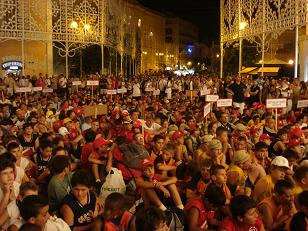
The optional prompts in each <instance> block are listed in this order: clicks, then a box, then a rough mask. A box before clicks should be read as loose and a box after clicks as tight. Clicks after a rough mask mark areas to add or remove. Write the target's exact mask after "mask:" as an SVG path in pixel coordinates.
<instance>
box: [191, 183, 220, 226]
mask: <svg viewBox="0 0 308 231" xmlns="http://www.w3.org/2000/svg"><path fill="white" fill-rule="evenodd" d="M225 202H226V197H225V193H224V192H223V190H222V189H221V188H220V187H218V186H217V185H216V184H210V185H208V187H207V188H206V190H205V193H204V196H203V197H202V198H201V197H197V198H195V199H193V200H191V201H190V202H188V204H187V205H186V206H185V211H186V213H187V220H188V224H189V227H188V229H189V230H190V231H201V230H206V228H207V226H208V224H209V225H216V226H217V225H218V222H217V220H216V219H215V218H214V216H215V211H216V210H217V209H218V208H219V207H221V206H223V205H225Z"/></svg>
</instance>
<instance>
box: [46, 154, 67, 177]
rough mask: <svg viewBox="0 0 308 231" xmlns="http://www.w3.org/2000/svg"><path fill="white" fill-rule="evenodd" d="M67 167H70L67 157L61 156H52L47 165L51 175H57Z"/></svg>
mask: <svg viewBox="0 0 308 231" xmlns="http://www.w3.org/2000/svg"><path fill="white" fill-rule="evenodd" d="M69 165H70V160H69V157H68V156H62V155H61V156H60V155H58V156H54V157H53V158H52V159H51V161H50V163H49V166H50V169H51V171H52V173H53V174H59V173H61V172H63V170H64V169H65V168H67V167H68V166H69Z"/></svg>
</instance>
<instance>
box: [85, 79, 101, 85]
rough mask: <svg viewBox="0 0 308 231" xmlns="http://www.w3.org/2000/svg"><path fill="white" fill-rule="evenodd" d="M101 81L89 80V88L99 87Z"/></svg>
mask: <svg viewBox="0 0 308 231" xmlns="http://www.w3.org/2000/svg"><path fill="white" fill-rule="evenodd" d="M98 85H99V81H98V80H88V81H87V86H98Z"/></svg>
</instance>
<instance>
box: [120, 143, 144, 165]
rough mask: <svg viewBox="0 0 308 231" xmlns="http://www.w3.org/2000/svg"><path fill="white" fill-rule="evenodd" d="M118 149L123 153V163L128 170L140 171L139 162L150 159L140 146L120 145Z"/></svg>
mask: <svg viewBox="0 0 308 231" xmlns="http://www.w3.org/2000/svg"><path fill="white" fill-rule="evenodd" d="M119 149H120V150H121V152H122V153H123V156H124V163H125V165H126V166H127V167H128V168H132V169H136V170H141V166H140V163H141V161H142V160H144V159H145V158H149V157H150V155H149V153H148V151H147V150H146V149H145V147H144V146H143V145H140V144H122V145H120V146H119Z"/></svg>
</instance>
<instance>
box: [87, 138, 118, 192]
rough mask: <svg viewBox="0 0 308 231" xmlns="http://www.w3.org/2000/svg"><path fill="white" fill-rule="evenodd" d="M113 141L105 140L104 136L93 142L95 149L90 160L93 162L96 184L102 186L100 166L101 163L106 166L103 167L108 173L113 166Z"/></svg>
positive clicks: (92, 168)
mask: <svg viewBox="0 0 308 231" xmlns="http://www.w3.org/2000/svg"><path fill="white" fill-rule="evenodd" d="M111 145H112V142H111V141H109V140H105V139H104V138H102V137H101V138H98V139H96V140H95V141H94V142H93V151H92V153H91V154H90V156H89V157H88V161H89V163H90V164H92V167H91V170H92V174H93V176H94V178H95V182H96V184H98V185H99V186H101V178H100V170H101V169H100V168H99V165H102V166H104V167H105V169H102V170H103V171H104V172H105V173H108V172H109V171H110V170H111V167H112V152H111Z"/></svg>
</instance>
